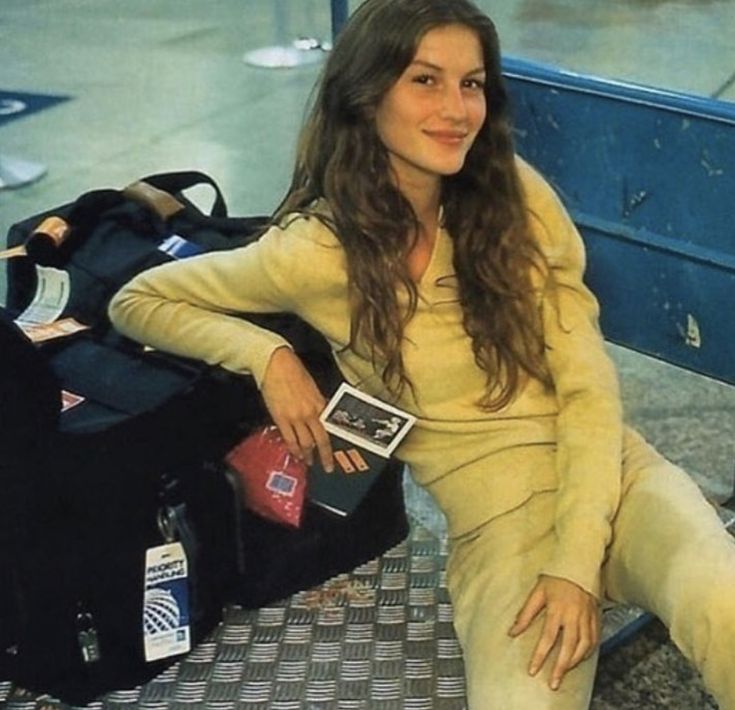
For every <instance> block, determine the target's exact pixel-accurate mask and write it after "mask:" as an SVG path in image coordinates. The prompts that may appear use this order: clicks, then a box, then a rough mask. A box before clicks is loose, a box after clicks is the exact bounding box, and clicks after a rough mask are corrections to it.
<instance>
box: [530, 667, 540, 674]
mask: <svg viewBox="0 0 735 710" xmlns="http://www.w3.org/2000/svg"><path fill="white" fill-rule="evenodd" d="M537 670H538V668H537V667H536V666H531V667H530V668H529V669H528V675H536V671H537Z"/></svg>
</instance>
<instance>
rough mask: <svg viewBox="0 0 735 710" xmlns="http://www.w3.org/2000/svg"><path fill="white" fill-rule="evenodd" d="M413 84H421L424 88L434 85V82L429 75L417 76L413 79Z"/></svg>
mask: <svg viewBox="0 0 735 710" xmlns="http://www.w3.org/2000/svg"><path fill="white" fill-rule="evenodd" d="M413 82H414V83H415V84H423V85H425V86H431V85H432V84H435V83H436V80H435V79H434V77H433V76H432V75H431V74H417V75H416V76H415V77H414V78H413Z"/></svg>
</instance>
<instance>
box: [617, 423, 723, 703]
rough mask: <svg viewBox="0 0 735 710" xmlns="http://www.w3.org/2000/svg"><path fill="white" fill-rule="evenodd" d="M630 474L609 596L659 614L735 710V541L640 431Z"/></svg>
mask: <svg viewBox="0 0 735 710" xmlns="http://www.w3.org/2000/svg"><path fill="white" fill-rule="evenodd" d="M623 470H624V474H623V495H622V500H621V505H620V510H619V512H618V515H617V516H616V519H615V521H614V523H613V530H614V534H613V542H612V545H611V546H610V549H609V557H608V560H607V562H606V563H605V565H604V566H603V584H604V588H605V591H606V593H607V595H608V596H609V597H610V598H611V599H612V600H613V601H621V602H630V603H633V604H637V605H639V606H642V607H644V608H646V609H649V610H650V611H652V612H653V613H654V614H656V615H657V616H658V617H659V618H660V619H661V620H662V621H663V622H664V623H665V624H666V625H667V626H668V628H669V632H670V634H671V637H672V639H673V640H674V642H675V643H676V645H677V646H678V647H679V648H680V649H681V651H682V653H684V655H685V656H686V657H687V658H689V659H690V661H691V662H692V663H694V665H695V666H696V667H697V668H698V669H699V671H700V672H701V673H702V675H703V677H704V682H705V683H706V685H707V686H708V688H709V690H710V691H711V692H712V693H713V694H714V695H715V697H716V698H717V700H718V702H719V703H720V707H722V708H727V709H728V710H735V666H733V661H734V660H735V542H734V541H733V539H732V537H730V535H728V533H727V532H726V531H725V530H724V528H723V525H722V523H721V522H720V520H719V518H718V516H717V514H716V512H715V511H714V509H713V507H712V506H711V505H710V504H709V503H708V502H707V501H706V500H705V499H704V497H703V496H702V494H701V493H700V491H699V488H698V487H697V486H696V484H695V483H694V482H693V481H692V480H691V479H690V478H689V476H687V475H686V474H685V473H684V472H683V471H681V470H680V469H678V468H677V467H676V466H674V465H673V464H671V463H669V462H668V461H666V460H665V459H664V458H663V457H661V456H660V455H659V454H658V453H657V452H656V451H655V450H654V449H653V448H652V447H650V446H649V445H648V444H647V443H646V442H645V441H644V440H643V439H642V438H641V437H640V436H639V435H637V434H636V433H635V432H632V431H628V432H627V433H626V441H625V450H624V460H623Z"/></svg>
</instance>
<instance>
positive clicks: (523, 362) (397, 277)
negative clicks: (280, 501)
mask: <svg viewBox="0 0 735 710" xmlns="http://www.w3.org/2000/svg"><path fill="white" fill-rule="evenodd" d="M447 24H461V25H464V26H466V27H468V28H470V29H472V30H473V31H474V32H475V33H476V34H477V36H478V38H479V40H480V43H481V45H482V49H483V54H484V61H485V70H486V74H487V81H486V86H485V96H486V102H487V119H486V121H485V123H484V125H483V126H482V128H481V130H480V132H479V134H478V136H477V138H476V140H475V142H474V144H473V146H472V148H471V149H470V151H469V153H468V155H467V157H466V160H465V164H464V166H463V168H462V170H461V171H460V172H459V173H457V174H455V175H452V176H450V177H446V178H444V179H443V183H442V203H443V206H444V226H445V227H446V229H447V232H448V233H449V235H450V236H451V238H452V241H453V243H454V269H455V272H456V276H457V282H458V291H459V300H460V304H461V307H462V312H463V320H464V327H465V330H466V331H467V333H468V335H469V336H470V337H471V340H472V349H473V352H474V356H475V360H476V362H477V364H478V366H479V367H481V368H482V369H483V370H484V371H485V372H486V373H487V387H486V390H485V392H484V394H483V395H482V396H481V397H480V398H479V401H478V404H479V405H480V406H481V407H483V408H485V409H488V410H497V409H501V408H502V407H504V406H506V405H507V404H508V403H509V402H510V401H511V400H512V399H513V397H514V396H515V394H516V393H517V392H518V390H519V389H520V387H521V385H522V383H523V382H525V380H526V379H527V377H528V376H529V375H530V376H532V377H536V378H538V379H540V380H541V381H543V382H545V383H547V384H549V382H550V378H549V374H548V370H547V367H546V364H545V360H544V357H543V350H544V346H543V337H542V328H541V322H540V314H539V307H538V294H537V291H536V290H535V289H534V287H533V283H532V276H531V274H532V271H533V270H534V269H538V270H539V271H540V272H541V273H546V272H547V269H546V263H545V260H544V258H543V255H542V254H541V252H540V251H539V249H538V247H537V245H536V243H535V240H534V239H533V238H532V236H531V232H530V229H529V227H528V222H527V217H526V209H525V206H524V198H523V194H522V189H521V185H520V180H519V178H518V174H517V170H516V166H515V158H514V150H513V141H512V138H511V130H510V125H509V120H508V106H507V105H508V99H507V95H506V91H505V88H504V86H503V81H502V77H501V73H500V72H501V70H500V50H499V43H498V37H497V33H496V30H495V27H494V25H493V23H492V21H491V20H490V19H489V18H488V17H487V16H486V15H485V14H484V13H482V12H481V11H480V10H478V9H477V7H475V6H474V5H473V4H472V3H471V2H470V1H469V0H366V2H364V3H363V4H362V5H360V6H359V8H358V9H357V10H356V12H355V13H354V14H353V15H352V17H351V18H350V20H349V22H348V23H347V24H346V26H345V27H344V29H343V30H342V32H341V33H340V35H339V37H338V39H337V42H336V44H335V46H334V49H333V50H332V52H331V54H330V56H329V60H328V61H327V63H326V65H325V67H324V70H323V73H322V76H321V80H320V82H319V83H318V85H317V88H316V93H315V96H314V98H313V101H312V106H311V110H310V112H309V114H308V116H307V119H306V121H305V124H304V127H303V129H302V133H301V136H300V140H299V145H298V150H297V159H296V166H295V169H294V173H293V178H292V182H291V186H290V189H289V191H288V193H287V195H286V197H285V199H284V200H283V202H282V203H281V205H280V206H279V207H278V209H277V210H276V212H275V214H274V219H275V220H277V221H280V220H282V219H283V218H284V217H286V215H288V214H290V213H294V212H297V213H298V212H301V213H311V214H314V215H315V216H316V217H318V218H319V219H321V220H322V221H323V222H325V223H326V224H327V225H328V226H329V227H330V228H331V229H332V230H333V231H334V232H335V234H336V235H337V238H338V239H339V241H340V242H341V244H342V246H343V248H344V250H345V252H346V256H347V269H348V278H349V284H350V298H351V303H350V307H351V316H352V319H351V323H352V325H351V340H350V347H351V348H354V349H356V350H358V351H362V350H365V351H366V353H367V354H368V356H369V357H371V359H372V362H373V365H374V366H375V367H376V368H377V369H378V371H379V372H380V373H381V377H382V379H383V382H384V384H385V385H386V387H387V388H388V390H389V391H391V392H393V394H394V395H395V396H398V395H399V394H400V392H401V391H402V390H403V389H404V388H405V387H406V386H409V387H411V388H412V385H411V382H410V379H409V377H408V375H407V373H406V371H405V368H404V364H403V357H402V352H401V345H402V342H403V337H404V329H405V326H406V323H407V322H408V321H409V320H410V319H411V317H412V316H413V314H414V313H415V310H416V304H417V291H416V285H415V284H414V282H413V280H412V279H411V277H410V276H409V273H408V267H407V259H406V257H407V254H408V253H409V251H410V249H411V247H412V246H413V243H414V240H415V238H416V235H417V233H418V229H417V227H418V224H417V219H416V216H415V214H414V212H413V209H412V208H411V205H410V204H409V203H408V201H407V200H406V199H405V198H404V197H403V195H402V194H401V193H400V192H399V190H398V189H397V187H396V183H395V181H394V180H393V178H392V173H391V168H390V162H389V157H388V152H387V150H386V149H385V147H384V146H383V144H382V142H381V141H380V138H379V137H378V134H377V131H376V126H375V111H376V107H377V106H378V105H379V104H380V101H381V99H382V98H383V96H384V95H385V94H386V92H387V91H388V89H389V88H390V87H391V86H392V85H393V84H394V83H395V82H396V81H397V80H398V78H399V77H400V76H401V74H402V73H403V71H404V70H405V69H406V68H407V67H408V65H409V64H410V63H411V61H412V60H413V57H414V56H415V53H416V50H417V47H418V44H419V42H420V41H421V39H422V37H423V36H424V35H425V34H426V32H428V31H429V30H431V29H433V28H436V27H440V26H443V25H447ZM319 198H324V199H325V200H326V203H327V204H328V207H329V209H328V211H326V210H322V209H320V208H319V207H318V205H319V204H320V203H319V202H316V201H317V200H319ZM322 204H323V203H322ZM401 294H405V296H406V297H407V298H402V297H401ZM416 394H417V393H415V392H414V395H416ZM418 394H419V395H420V393H418Z"/></svg>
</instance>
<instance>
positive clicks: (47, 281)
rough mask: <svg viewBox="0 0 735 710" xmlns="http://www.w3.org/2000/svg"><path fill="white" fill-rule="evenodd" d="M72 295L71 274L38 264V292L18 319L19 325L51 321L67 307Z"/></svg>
mask: <svg viewBox="0 0 735 710" xmlns="http://www.w3.org/2000/svg"><path fill="white" fill-rule="evenodd" d="M70 295H71V280H70V278H69V274H68V273H67V272H66V271H62V270H61V269H54V268H51V267H48V266H38V265H36V293H35V295H34V297H33V300H32V301H31V303H30V305H29V306H28V308H26V309H25V311H23V313H21V314H20V315H19V316H18V318H17V319H16V323H18V325H22V324H27V323H51V322H53V321H55V320H56V319H57V318H58V317H59V316H60V315H61V314H62V312H63V311H64V308H66V304H67V303H68V302H69V298H70Z"/></svg>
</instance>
